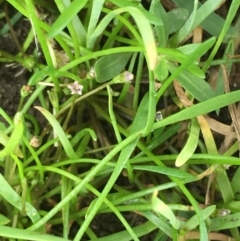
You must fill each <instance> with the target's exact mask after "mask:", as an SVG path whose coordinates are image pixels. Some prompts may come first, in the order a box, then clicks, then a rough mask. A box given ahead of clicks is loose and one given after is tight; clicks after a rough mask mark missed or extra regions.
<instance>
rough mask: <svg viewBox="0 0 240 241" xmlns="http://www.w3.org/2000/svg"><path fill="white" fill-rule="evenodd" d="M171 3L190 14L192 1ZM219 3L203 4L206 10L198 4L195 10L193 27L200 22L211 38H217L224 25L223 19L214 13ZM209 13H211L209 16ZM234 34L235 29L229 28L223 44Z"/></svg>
mask: <svg viewBox="0 0 240 241" xmlns="http://www.w3.org/2000/svg"><path fill="white" fill-rule="evenodd" d="M173 2H174V3H176V4H177V5H178V6H179V7H182V8H185V9H186V10H187V11H188V12H192V9H193V4H192V1H182V0H173ZM220 2H222V0H211V1H210V0H208V1H206V2H205V3H204V4H205V7H206V9H205V7H204V8H201V6H202V4H201V3H198V5H199V6H200V7H199V9H198V10H197V14H196V18H195V22H194V26H195V25H196V26H197V25H199V23H198V21H199V20H200V22H201V23H200V25H201V26H202V27H203V29H204V30H206V31H207V32H208V33H209V34H210V35H211V36H215V37H218V36H219V35H220V32H221V31H222V28H223V25H224V23H225V19H223V18H222V17H220V16H219V15H217V14H216V13H214V10H215V9H216V6H218V4H219V3H220ZM209 10H210V11H209ZM209 12H210V13H211V14H210V15H209ZM203 20H204V21H203ZM236 34H237V29H236V28H234V27H230V28H229V29H228V32H227V35H226V38H225V40H224V42H226V41H227V39H228V38H229V37H232V36H234V35H236Z"/></svg>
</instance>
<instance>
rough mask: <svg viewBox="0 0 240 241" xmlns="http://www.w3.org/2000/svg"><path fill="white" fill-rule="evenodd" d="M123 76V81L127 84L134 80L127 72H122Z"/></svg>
mask: <svg viewBox="0 0 240 241" xmlns="http://www.w3.org/2000/svg"><path fill="white" fill-rule="evenodd" d="M123 76H124V79H125V80H126V81H129V82H130V81H131V80H133V78H134V75H133V74H132V73H131V72H129V71H124V72H123Z"/></svg>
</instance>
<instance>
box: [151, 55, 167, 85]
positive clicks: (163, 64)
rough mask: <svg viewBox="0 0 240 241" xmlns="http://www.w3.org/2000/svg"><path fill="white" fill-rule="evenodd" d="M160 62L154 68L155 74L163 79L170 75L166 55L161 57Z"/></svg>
mask: <svg viewBox="0 0 240 241" xmlns="http://www.w3.org/2000/svg"><path fill="white" fill-rule="evenodd" d="M159 58H160V59H159V62H158V64H157V65H156V67H155V69H154V74H155V75H156V78H157V79H158V80H159V81H163V80H165V79H166V78H167V77H168V61H167V60H166V58H165V57H164V56H161V55H160V57H159Z"/></svg>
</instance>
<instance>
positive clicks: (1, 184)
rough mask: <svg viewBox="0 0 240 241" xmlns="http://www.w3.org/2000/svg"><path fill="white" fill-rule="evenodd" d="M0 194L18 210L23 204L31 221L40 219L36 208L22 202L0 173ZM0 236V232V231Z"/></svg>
mask: <svg viewBox="0 0 240 241" xmlns="http://www.w3.org/2000/svg"><path fill="white" fill-rule="evenodd" d="M0 195H1V196H2V198H4V199H5V200H6V201H7V202H8V203H10V204H11V205H13V206H14V207H15V208H16V209H18V210H19V211H20V212H21V211H22V209H23V205H25V211H26V214H27V216H28V217H29V218H30V219H31V220H32V222H33V223H35V222H37V221H39V220H40V219H41V217H40V215H39V214H38V212H37V210H36V209H35V208H34V207H33V206H32V205H31V204H30V203H28V202H26V203H25V204H23V201H22V198H21V197H20V196H19V195H18V194H17V193H16V191H15V190H14V189H13V188H12V187H11V186H10V185H9V184H8V182H7V181H6V180H5V178H4V177H3V176H2V174H0ZM0 236H1V232H0Z"/></svg>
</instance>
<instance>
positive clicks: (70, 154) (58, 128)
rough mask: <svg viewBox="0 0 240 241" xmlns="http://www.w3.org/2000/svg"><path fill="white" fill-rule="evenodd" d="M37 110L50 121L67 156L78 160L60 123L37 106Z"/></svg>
mask: <svg viewBox="0 0 240 241" xmlns="http://www.w3.org/2000/svg"><path fill="white" fill-rule="evenodd" d="M35 108H36V109H37V110H39V111H40V112H41V113H42V114H43V115H44V116H45V117H46V119H47V120H48V121H49V123H50V124H51V126H52V128H53V129H54V131H55V133H56V134H57V135H58V137H59V140H60V142H61V143H62V146H63V148H64V150H65V152H66V154H67V156H68V157H69V158H71V159H78V156H77V155H76V153H75V152H74V150H73V148H72V145H71V143H70V142H69V140H68V138H67V136H66V134H65V133H64V131H63V129H62V127H61V126H60V124H59V122H58V121H57V120H56V118H55V117H54V116H53V115H52V114H51V113H50V112H49V111H48V110H46V109H44V108H42V107H40V106H36V107H35Z"/></svg>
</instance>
